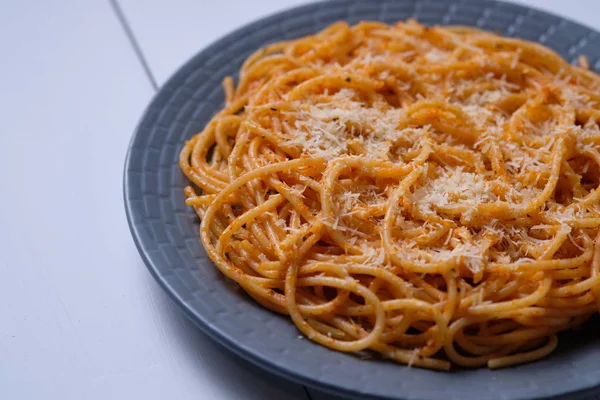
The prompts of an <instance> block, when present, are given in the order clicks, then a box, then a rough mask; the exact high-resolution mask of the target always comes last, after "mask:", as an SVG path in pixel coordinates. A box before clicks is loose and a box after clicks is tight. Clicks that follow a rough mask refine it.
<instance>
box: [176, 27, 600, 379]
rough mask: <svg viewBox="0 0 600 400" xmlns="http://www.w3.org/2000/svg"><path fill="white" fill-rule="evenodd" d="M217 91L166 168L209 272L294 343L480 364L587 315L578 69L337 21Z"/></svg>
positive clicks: (541, 57)
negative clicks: (279, 318)
mask: <svg viewBox="0 0 600 400" xmlns="http://www.w3.org/2000/svg"><path fill="white" fill-rule="evenodd" d="M582 62H583V63H584V64H585V63H586V60H583V61H582ZM224 90H225V95H226V105H225V107H224V108H223V109H222V110H221V111H219V112H218V113H217V114H216V115H215V116H214V118H213V119H212V120H211V121H210V122H209V123H208V125H207V126H206V128H205V129H204V130H203V131H202V132H201V133H199V134H197V135H196V136H194V137H193V138H192V139H191V140H189V141H188V142H187V143H186V145H185V147H184V148H183V150H182V152H181V157H180V165H181V168H182V170H183V171H184V173H185V174H186V175H187V176H188V178H189V179H190V180H191V182H193V184H195V186H196V187H197V188H199V189H200V190H198V189H194V188H192V187H187V188H186V190H185V193H186V196H187V200H186V202H187V204H188V205H190V206H192V207H194V209H195V210H196V212H197V213H198V215H199V216H200V218H201V221H202V222H201V228H200V236H201V240H202V243H203V245H204V247H205V248H206V250H207V252H208V254H209V256H210V258H211V259H212V260H213V261H214V262H215V264H216V265H217V266H218V268H219V269H220V270H221V271H222V272H223V273H224V274H225V275H226V276H227V277H229V278H230V279H232V280H234V281H235V282H237V283H238V284H239V285H240V286H241V287H242V288H243V289H244V290H245V291H246V292H247V293H248V294H249V295H250V296H251V297H253V298H254V299H255V300H256V301H257V302H258V303H260V304H261V305H263V306H264V307H266V308H268V309H271V310H273V311H276V312H278V313H283V314H289V315H290V317H291V319H292V320H293V321H294V323H295V324H296V326H297V327H298V329H299V330H300V331H301V332H302V333H303V334H304V335H306V336H307V337H308V338H310V339H311V340H313V341H315V342H317V343H319V344H321V345H324V346H327V347H329V348H331V349H335V350H338V351H344V352H358V351H362V350H372V351H374V352H377V353H380V354H381V355H382V356H384V357H385V358H389V359H392V360H394V361H397V362H399V363H403V364H409V365H415V366H420V367H425V368H433V369H440V370H448V369H449V368H450V366H451V364H452V363H454V364H457V365H461V366H468V367H477V366H485V365H487V366H488V367H490V368H498V367H504V366H508V365H513V364H518V363H523V362H528V361H532V360H536V359H539V358H541V357H544V356H546V355H547V354H549V353H550V352H552V351H553V350H554V348H555V347H556V346H557V336H556V334H557V333H558V332H560V331H564V330H567V329H571V328H574V327H578V326H579V325H581V324H582V323H583V322H584V321H585V320H587V319H588V318H589V317H590V316H592V315H593V314H594V313H597V312H598V310H599V309H600V295H599V292H600V236H599V229H598V228H599V226H600V206H599V201H600V188H599V187H598V186H599V184H600V182H599V180H600V152H599V148H600V128H599V126H598V124H597V121H598V118H599V117H600V78H599V77H598V76H597V75H596V74H594V73H592V72H589V71H587V70H586V68H583V67H576V66H571V65H569V64H568V63H567V62H566V61H564V60H563V59H562V58H560V57H559V56H558V55H556V54H555V53H554V52H552V51H551V50H549V49H547V48H545V47H543V46H541V45H539V44H535V43H531V42H527V41H522V40H517V39H509V38H503V37H500V36H497V35H494V34H490V33H485V32H482V31H478V30H474V29H471V28H465V27H434V28H428V27H424V26H422V25H420V24H418V23H417V22H414V21H408V22H406V23H398V24H396V25H395V26H393V27H390V26H388V25H385V24H382V23H377V22H361V23H359V24H357V25H355V26H352V27H350V26H348V25H347V24H346V23H343V22H339V23H336V24H333V25H331V26H329V27H328V28H326V29H324V30H323V31H321V32H319V33H317V34H315V35H314V36H308V37H304V38H300V39H297V40H291V41H286V42H280V43H275V44H271V45H269V46H267V47H265V48H263V49H260V50H259V51H257V52H256V53H254V54H253V55H251V56H250V57H249V58H248V59H247V60H246V62H245V63H244V65H243V67H242V69H241V72H240V77H239V83H238V84H237V87H235V86H234V84H233V81H232V79H231V78H227V79H225V81H224Z"/></svg>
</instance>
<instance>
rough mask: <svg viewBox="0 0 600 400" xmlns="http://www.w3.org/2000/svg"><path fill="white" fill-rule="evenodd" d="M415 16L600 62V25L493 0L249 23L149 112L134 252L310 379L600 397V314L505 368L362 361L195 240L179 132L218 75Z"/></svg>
mask: <svg viewBox="0 0 600 400" xmlns="http://www.w3.org/2000/svg"><path fill="white" fill-rule="evenodd" d="M574 6H575V3H574ZM411 17H414V18H417V19H418V20H419V21H421V22H423V23H426V24H463V25H473V26H478V27H480V28H484V29H488V30H492V31H497V32H500V33H502V34H503V35H507V36H517V37H520V38H524V39H529V40H534V41H538V42H540V43H544V44H546V45H547V46H549V47H551V48H553V49H555V50H556V51H558V52H559V53H560V54H561V55H562V56H563V57H565V58H567V59H568V60H574V59H576V57H577V56H578V55H579V54H585V55H587V56H588V57H589V60H590V62H591V65H593V66H594V67H595V68H596V69H597V67H598V66H599V65H600V61H599V59H600V35H599V34H598V33H596V32H594V31H591V30H590V29H588V28H585V27H583V26H581V25H578V24H575V23H573V22H570V21H567V20H565V19H562V18H560V17H557V16H553V15H550V14H546V13H544V12H540V11H536V10H532V9H529V8H525V7H521V6H517V5H513V4H507V3H500V2H495V1H487V0H483V1H479V0H464V1H457V0H419V1H416V0H401V1H386V0H378V1H377V0H376V1H366V0H365V1H358V0H356V1H333V2H325V3H317V4H311V5H307V6H303V7H299V8H295V9H292V10H289V11H285V12H281V13H278V14H276V15H273V16H270V17H267V18H264V19H262V20H260V21H257V22H254V23H252V24H250V25H247V26H245V27H243V28H241V29H239V30H237V31H235V32H233V33H231V34H229V35H227V36H226V37H224V38H222V39H221V40H219V41H218V42H216V43H214V44H213V45H211V46H209V47H208V48H206V49H205V50H203V51H202V52H200V53H199V54H198V55H196V56H195V57H193V58H192V59H191V60H190V61H188V62H187V63H186V64H185V65H184V66H183V67H181V69H180V70H179V71H177V73H175V75H174V76H173V77H172V78H171V79H170V80H169V81H168V82H167V83H166V84H165V85H164V87H163V88H162V89H161V90H160V92H159V93H158V95H157V96H156V97H155V98H154V100H153V101H152V103H151V104H150V106H149V107H148V109H147V110H146V112H145V114H144V116H143V117H142V120H141V122H140V124H139V126H138V129H137V131H136V132H135V135H134V137H133V140H132V142H131V147H130V149H129V154H128V156H127V160H126V162H125V178H124V179H125V180H124V192H125V206H126V210H127V217H128V219H129V225H130V227H131V232H132V234H133V238H134V240H135V243H136V245H137V247H138V250H139V252H140V254H141V255H142V258H143V259H144V261H145V263H146V265H147V266H148V269H149V270H150V272H151V273H152V274H153V275H154V277H155V278H156V280H157V281H158V282H159V283H160V284H161V286H162V287H163V288H164V289H165V290H166V292H167V293H168V294H169V295H170V296H171V297H172V298H173V300H175V302H176V303H177V304H178V305H179V306H180V307H181V308H182V309H183V310H184V311H185V313H186V314H187V315H188V316H189V317H190V318H191V319H192V320H193V321H194V322H195V323H196V324H197V325H198V326H199V327H200V328H201V329H202V330H203V331H204V332H206V333H207V334H208V335H209V336H211V337H213V338H214V339H215V340H217V341H218V342H220V343H221V344H223V345H224V346H226V347H227V348H229V349H230V350H232V351H234V352H235V353H237V354H238V355H240V356H241V357H244V358H246V359H248V360H250V361H251V362H253V363H255V364H257V365H259V366H261V367H263V368H265V369H267V370H269V371H271V372H273V373H276V374H278V375H281V376H283V377H286V378H289V379H292V380H294V381H297V382H300V383H303V384H306V385H308V386H311V387H315V388H319V389H321V390H325V391H329V392H335V393H338V394H341V395H343V396H345V397H350V396H351V397H360V398H365V397H367V396H372V397H375V398H386V399H387V398H394V399H432V400H433V399H444V400H450V399H461V400H466V399H486V400H491V399H532V398H554V399H558V398H562V396H565V395H566V394H571V395H570V396H569V398H570V399H572V398H581V399H583V398H586V399H592V398H594V397H596V396H600V393H599V392H600V388H598V385H600V338H599V337H598V336H600V335H598V333H597V332H599V331H600V323H599V322H598V320H596V321H592V322H590V323H589V324H587V326H586V327H585V329H584V330H583V331H581V332H580V333H577V334H576V335H575V334H567V335H563V337H562V338H561V341H560V346H559V350H558V351H557V352H555V353H554V354H553V355H552V356H551V357H548V358H546V359H544V360H541V361H537V362H535V363H532V364H527V365H522V366H518V367H515V368H509V369H504V370H498V371H489V370H487V369H477V370H461V371H454V372H451V373H441V372H434V371H427V370H422V369H417V368H407V367H405V366H400V365H396V364H393V363H391V362H386V361H377V360H359V359H358V358H356V357H354V356H352V355H348V354H343V353H338V352H334V351H331V350H328V349H326V348H324V347H321V346H318V345H316V344H313V343H311V342H310V341H309V340H300V339H299V338H298V335H299V333H298V331H297V330H296V328H295V327H294V325H293V323H292V322H291V321H290V320H288V319H286V318H284V317H281V316H278V315H275V314H273V313H271V312H269V311H267V310H265V309H263V308H261V307H260V306H258V305H257V304H256V303H255V302H254V301H252V300H251V299H250V298H249V297H248V296H246V295H245V294H244V293H243V292H242V291H241V290H240V289H239V288H237V287H236V285H234V284H232V283H231V282H229V281H227V279H225V278H224V277H223V276H222V275H221V274H220V273H219V271H218V270H217V268H216V267H215V266H214V265H213V264H212V263H211V261H210V260H209V259H208V257H207V256H206V254H205V252H204V250H203V248H202V245H201V244H200V240H199V234H198V224H199V221H198V219H197V217H196V216H195V214H194V212H193V211H192V210H191V209H189V208H187V207H186V206H185V204H184V195H183V187H184V186H185V185H186V184H187V180H186V179H185V177H184V176H183V174H182V173H181V172H180V170H179V167H178V165H177V159H178V154H179V150H180V149H181V146H182V145H183V143H184V141H185V140H186V139H188V138H190V137H191V136H192V135H193V134H194V133H196V132H198V131H200V130H202V128H203V127H204V125H205V124H206V122H207V121H208V120H209V118H210V117H211V116H212V115H213V114H214V113H215V111H216V110H218V109H219V108H220V107H221V106H222V104H223V93H222V90H221V80H222V79H223V77H225V76H227V75H235V74H236V71H237V70H238V69H239V67H240V65H241V63H242V61H243V60H244V58H245V57H247V56H248V55H249V54H250V53H251V52H252V51H254V50H255V49H257V48H258V47H260V46H263V45H264V44H266V43H268V42H273V41H279V40H283V39H291V38H296V37H299V36H304V35H308V34H310V33H313V32H316V31H317V30H319V29H321V28H323V27H325V26H326V25H328V24H330V23H332V22H334V21H337V20H340V19H341V20H346V21H348V22H351V23H355V22H358V21H359V20H361V19H372V20H380V21H384V22H388V23H394V22H396V21H398V20H405V19H407V18H411ZM594 388H596V389H594ZM594 392H595V395H594ZM597 398H600V397H597Z"/></svg>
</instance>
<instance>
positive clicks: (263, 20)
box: [123, 0, 600, 400]
mask: <svg viewBox="0 0 600 400" xmlns="http://www.w3.org/2000/svg"><path fill="white" fill-rule="evenodd" d="M354 1H357V0H354ZM358 1H361V2H364V3H367V4H368V3H370V1H369V0H358ZM400 1H402V0H400ZM460 1H461V3H464V4H468V3H474V4H475V3H477V4H481V3H486V4H489V5H495V6H498V5H502V4H504V5H509V6H511V7H516V8H520V9H521V10H522V11H524V12H532V11H533V12H535V13H539V14H541V15H542V16H550V17H553V18H559V19H561V20H564V21H566V22H568V23H569V24H572V25H575V26H579V27H582V28H584V29H586V30H590V31H594V32H599V31H598V30H596V29H594V28H593V27H590V26H588V25H585V24H581V23H579V22H576V21H573V20H571V19H570V18H566V17H562V16H560V15H557V14H554V13H552V12H550V11H546V10H543V9H540V8H538V7H535V6H528V5H524V4H520V3H515V2H513V1H505V0H460ZM352 2H353V0H331V1H327V0H321V1H314V2H309V3H307V4H302V5H298V6H294V7H290V8H285V9H283V10H280V11H276V12H273V13H270V14H267V15H264V16H262V17H259V18H257V19H254V20H251V21H250V22H248V23H246V24H243V25H241V26H238V27H237V28H234V29H232V30H230V31H228V32H227V33H225V34H224V35H222V36H220V37H219V38H217V39H215V40H214V41H212V42H211V43H210V44H209V45H207V46H205V47H203V48H201V49H200V50H199V51H198V52H196V53H194V54H193V55H192V56H190V57H189V58H188V59H187V60H186V61H185V62H183V63H182V64H181V65H180V67H179V68H177V69H176V70H175V71H174V72H173V73H171V74H170V75H169V77H168V79H166V80H165V81H164V83H163V84H162V85H161V86H159V88H158V89H157V91H156V93H155V94H154V95H153V96H152V99H151V100H150V102H149V103H148V105H147V106H146V108H145V110H144V112H143V114H142V116H141V118H140V120H139V122H138V124H137V126H136V128H135V129H134V133H133V135H132V136H131V139H130V141H129V144H128V147H127V153H126V156H125V162H124V169H123V200H124V206H125V214H126V217H127V223H128V226H129V230H130V232H131V235H132V238H133V241H134V243H135V246H136V249H137V250H138V253H139V254H140V256H141V258H142V260H143V262H144V264H145V265H146V267H147V269H148V270H149V272H150V274H151V275H152V276H153V277H154V279H155V280H156V281H157V282H158V283H159V285H160V287H161V288H162V289H163V290H164V291H165V292H166V293H167V295H168V296H169V298H170V299H171V300H172V301H173V302H174V303H175V304H176V305H177V306H178V307H179V308H180V309H181V310H182V311H183V312H184V315H185V316H186V317H187V318H189V319H190V320H191V321H192V323H194V325H195V326H197V327H198V328H199V329H200V330H201V331H202V332H203V333H204V334H206V335H207V336H209V337H210V339H211V340H213V341H215V342H217V343H218V344H220V345H221V346H223V347H225V348H226V349H227V350H229V351H231V352H232V353H234V354H236V355H237V356H239V357H242V358H243V359H245V360H246V361H248V362H250V363H251V364H254V365H257V366H259V367H260V368H263V369H264V370H266V371H268V372H270V373H272V374H274V375H276V376H279V377H281V378H284V379H287V380H290V381H292V382H295V383H298V384H302V385H306V386H308V387H310V388H315V389H317V390H321V391H323V392H326V393H329V394H333V395H337V396H344V398H353V399H364V398H365V396H367V397H368V398H370V399H384V400H404V399H405V398H401V397H389V396H381V395H375V394H373V393H368V392H363V391H356V390H347V389H345V388H343V387H340V386H337V385H335V384H332V383H329V382H325V381H324V380H317V379H314V378H313V377H312V376H309V375H305V374H301V373H298V372H297V371H295V370H292V369H290V368H288V367H286V366H283V365H279V364H278V363H276V362H273V361H272V360H271V359H269V358H267V357H264V356H263V355H262V354H261V353H258V352H255V351H253V350H252V349H251V348H249V347H248V346H244V345H242V344H240V343H237V342H235V340H233V338H231V337H230V336H229V335H227V333H226V332H224V331H222V330H219V329H217V328H215V327H214V326H213V325H212V324H211V323H210V322H208V321H207V320H206V319H205V318H204V317H203V316H202V315H201V314H199V313H197V312H196V311H195V310H194V309H193V308H192V307H191V306H190V305H189V304H188V303H187V302H186V301H185V300H184V299H182V298H181V296H180V295H179V294H178V293H177V291H176V289H175V288H173V287H172V286H171V285H170V284H169V283H168V282H167V280H166V279H165V278H164V277H163V276H162V275H161V274H160V273H159V272H158V269H157V267H156V265H155V264H154V262H153V260H152V259H151V257H150V256H149V254H148V253H147V251H146V249H145V248H144V245H143V242H142V240H141V237H140V233H139V231H138V229H137V227H136V224H135V221H134V218H135V217H134V215H133V211H132V204H131V202H130V199H129V196H128V195H129V187H130V185H129V176H128V171H129V167H130V163H131V153H132V148H133V145H134V142H135V139H136V138H137V137H138V133H139V132H140V131H141V128H142V125H143V122H144V121H145V120H146V118H147V117H148V116H149V115H151V114H152V113H153V106H155V104H156V103H158V102H159V101H160V99H161V96H163V95H164V93H163V91H164V89H168V88H169V87H170V86H172V85H173V84H174V83H175V82H177V81H178V78H179V77H180V75H181V76H182V77H183V76H185V75H184V73H183V72H184V71H185V70H186V69H188V67H190V65H192V64H193V63H194V61H195V60H196V59H198V58H200V57H201V56H202V55H203V54H204V53H210V51H211V50H212V49H213V48H215V47H219V46H220V45H222V44H223V43H225V42H226V41H227V38H228V37H229V36H230V35H232V34H233V33H234V32H237V31H239V30H245V29H249V28H250V27H253V26H255V25H259V24H267V23H269V22H271V21H273V20H276V19H277V18H279V17H283V16H284V15H285V14H288V13H292V12H303V11H306V10H310V9H314V8H316V7H319V6H320V5H324V4H330V3H337V4H340V5H343V4H344V3H349V4H351V3H352ZM211 263H212V261H211ZM598 395H600V384H598V385H594V384H592V385H591V386H584V387H582V388H581V389H579V390H576V391H568V390H567V391H563V392H556V393H554V394H553V395H551V396H549V397H548V396H535V397H515V398H513V400H553V399H557V400H558V399H561V400H562V399H566V398H569V399H571V398H573V399H578V398H582V397H583V396H598ZM411 400H428V399H425V398H417V397H411ZM589 400H592V399H589Z"/></svg>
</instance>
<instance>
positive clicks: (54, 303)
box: [0, 0, 600, 400]
mask: <svg viewBox="0 0 600 400" xmlns="http://www.w3.org/2000/svg"><path fill="white" fill-rule="evenodd" d="M116 1H117V2H111V1H109V0H88V1H74V0H71V1H68V0H64V1H41V0H38V1H35V2H32V1H30V2H24V1H18V0H9V1H4V2H2V4H1V5H0V49H1V50H2V56H1V58H0V72H1V73H0V121H1V123H2V125H1V128H0V129H1V132H0V180H1V183H2V185H1V186H0V188H1V189H0V205H1V207H0V398H1V399H7V400H8V399H50V398H56V399H61V400H67V399H130V398H133V399H144V400H152V399H195V400H197V399H213V400H221V399H227V400H228V399H250V400H253V399H257V400H258V399H294V400H295V399H301V400H305V399H309V398H312V399H313V400H317V399H319V400H324V399H328V398H329V397H328V396H326V395H323V394H320V393H316V392H313V391H310V392H309V391H307V390H306V389H305V388H303V387H302V386H299V385H296V384H292V383H289V382H285V381H282V380H280V379H278V378H275V377H273V376H269V375H266V374H265V373H263V372H262V371H259V370H258V369H257V368H255V367H252V366H250V365H249V364H247V363H246V362H242V361H240V360H238V359H237V358H236V357H234V356H232V355H230V354H229V353H228V352H226V351H224V350H223V349H222V348H220V347H218V346H217V345H215V344H214V343H213V342H212V341H210V340H209V339H208V338H206V337H205V336H204V335H203V334H201V333H200V332H199V331H198V330H197V329H196V328H195V327H194V326H193V325H192V324H191V323H190V322H189V321H188V320H187V319H186V318H185V317H184V316H183V315H182V313H180V312H179V310H177V309H176V308H175V307H174V306H173V305H172V304H171V303H170V301H169V300H168V299H167V296H166V295H165V294H164V293H163V292H162V291H161V289H160V288H159V287H158V285H157V284H156V283H155V282H154V281H153V279H152V278H151V276H150V274H149V273H148V272H147V271H146V268H145V267H144V265H143V264H142V261H141V259H140V257H139V256H138V254H137V251H136V249H135V247H134V244H133V242H132V240H131V238H130V235H129V230H128V227H127V222H126V219H125V213H124V208H123V201H122V190H121V189H122V170H123V161H124V156H125V152H126V150H127V144H128V142H129V139H130V136H131V134H132V132H133V129H134V127H135V125H136V123H137V121H138V119H139V117H140V115H141V113H142V111H143V109H144V107H145V106H146V104H147V103H148V102H149V100H150V98H151V97H152V96H153V94H154V93H155V91H156V89H157V88H158V87H160V86H161V85H162V84H163V83H164V82H165V80H166V79H167V78H168V77H169V76H170V75H171V74H172V73H173V72H174V71H175V70H176V69H177V68H178V67H179V65H181V64H182V63H183V62H184V61H185V60H187V59H188V58H189V57H191V56H192V55H193V54H194V53H196V52H197V51H198V50H200V49H201V48H203V47H205V46H206V45H208V44H209V43H211V42H212V41H213V40H215V39H216V38H218V37H220V36H222V35H224V34H226V33H228V32H230V31H232V30H234V29H235V28H236V27H238V26H240V25H242V24H245V23H247V22H250V21H252V20H254V19H256V18H258V17H261V16H263V15H266V14H269V13H272V12H274V11H277V10H281V9H284V8H287V7H290V6H292V5H296V4H300V3H305V1H301V0H295V1H294V0H287V1H284V0H254V1H233V0H194V1H192V0H174V1H166V0H162V1H158V0H152V1H141V0H139V1H136V0H116ZM521 2H522V3H525V4H528V5H533V6H537V7H539V8H544V9H547V10H549V11H553V12H555V13H558V14H561V15H564V16H566V17H569V18H571V19H574V20H576V21H579V22H581V23H584V24H587V25H588V26H591V27H593V28H596V29H600V22H599V21H598V18H597V16H598V15H599V14H600V2H597V1H596V0H570V1H568V0H521Z"/></svg>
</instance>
